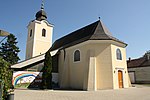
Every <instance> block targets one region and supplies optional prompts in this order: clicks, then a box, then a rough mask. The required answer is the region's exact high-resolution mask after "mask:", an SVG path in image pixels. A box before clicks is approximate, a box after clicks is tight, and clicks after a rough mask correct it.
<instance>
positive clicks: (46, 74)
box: [42, 51, 52, 89]
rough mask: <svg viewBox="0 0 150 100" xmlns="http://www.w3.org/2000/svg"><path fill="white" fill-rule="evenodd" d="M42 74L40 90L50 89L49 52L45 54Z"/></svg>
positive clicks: (50, 66)
mask: <svg viewBox="0 0 150 100" xmlns="http://www.w3.org/2000/svg"><path fill="white" fill-rule="evenodd" d="M42 72H43V74H42V89H52V57H51V55H50V51H47V52H46V54H45V60H44V67H43V69H42Z"/></svg>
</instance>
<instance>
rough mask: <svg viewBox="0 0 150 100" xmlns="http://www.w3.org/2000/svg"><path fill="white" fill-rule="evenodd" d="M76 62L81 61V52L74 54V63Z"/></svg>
mask: <svg viewBox="0 0 150 100" xmlns="http://www.w3.org/2000/svg"><path fill="white" fill-rule="evenodd" d="M76 61H80V51H79V50H76V51H75V52H74V62H76Z"/></svg>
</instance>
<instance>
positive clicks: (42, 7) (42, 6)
mask: <svg viewBox="0 0 150 100" xmlns="http://www.w3.org/2000/svg"><path fill="white" fill-rule="evenodd" d="M43 9H44V0H42V4H41V10H43Z"/></svg>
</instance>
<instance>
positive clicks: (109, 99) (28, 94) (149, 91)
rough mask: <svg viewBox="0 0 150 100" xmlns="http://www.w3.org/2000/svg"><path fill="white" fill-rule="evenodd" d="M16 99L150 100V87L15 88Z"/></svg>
mask: <svg viewBox="0 0 150 100" xmlns="http://www.w3.org/2000/svg"><path fill="white" fill-rule="evenodd" d="M15 100H150V87H143V88H129V89H120V90H99V91H95V92H94V91H60V90H54V91H53V90H45V91H42V90H15Z"/></svg>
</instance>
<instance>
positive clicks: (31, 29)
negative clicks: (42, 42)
mask: <svg viewBox="0 0 150 100" xmlns="http://www.w3.org/2000/svg"><path fill="white" fill-rule="evenodd" d="M31 36H32V29H31V30H30V37H31Z"/></svg>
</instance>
